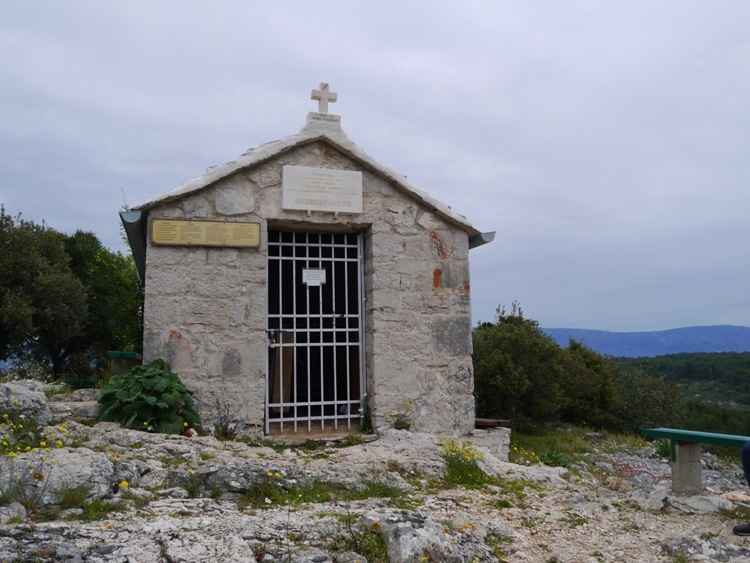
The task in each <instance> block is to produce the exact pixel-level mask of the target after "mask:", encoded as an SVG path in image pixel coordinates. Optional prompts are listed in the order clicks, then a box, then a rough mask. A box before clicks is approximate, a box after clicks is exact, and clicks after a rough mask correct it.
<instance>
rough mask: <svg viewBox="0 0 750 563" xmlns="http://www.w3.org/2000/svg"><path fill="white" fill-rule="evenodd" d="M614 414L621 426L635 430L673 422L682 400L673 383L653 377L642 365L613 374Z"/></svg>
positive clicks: (677, 422)
mask: <svg viewBox="0 0 750 563" xmlns="http://www.w3.org/2000/svg"><path fill="white" fill-rule="evenodd" d="M615 385H616V386H617V401H616V403H615V405H614V408H613V411H614V415H615V416H616V417H617V418H619V419H620V420H621V421H622V424H623V427H624V428H626V429H629V430H633V431H635V432H638V431H639V430H640V429H641V428H648V427H651V426H677V427H679V425H680V421H681V420H682V416H683V410H684V403H683V400H682V397H681V396H680V394H679V391H678V389H677V387H675V386H673V385H670V384H669V383H667V382H666V381H664V379H663V378H660V377H654V376H653V375H651V373H650V371H649V369H648V368H646V367H639V368H636V369H633V370H630V371H619V372H618V373H617V374H616V376H615Z"/></svg>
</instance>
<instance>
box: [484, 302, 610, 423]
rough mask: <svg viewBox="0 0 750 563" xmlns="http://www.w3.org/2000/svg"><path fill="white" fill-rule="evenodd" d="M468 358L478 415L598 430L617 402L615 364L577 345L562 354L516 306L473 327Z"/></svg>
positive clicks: (573, 343) (571, 346)
mask: <svg viewBox="0 0 750 563" xmlns="http://www.w3.org/2000/svg"><path fill="white" fill-rule="evenodd" d="M472 359H473V361H474V388H475V398H476V407H477V414H478V415H479V416H490V417H499V418H511V419H513V420H514V421H517V420H519V419H527V420H530V421H536V422H543V421H550V420H563V421H567V422H574V423H581V422H587V423H589V424H591V425H592V426H599V425H603V424H605V423H606V422H607V419H608V413H609V411H610V409H611V408H612V406H613V405H614V403H615V394H616V389H615V385H614V373H615V367H614V365H612V364H611V362H609V361H608V360H607V359H605V358H604V357H602V356H600V355H599V354H597V353H596V352H594V351H593V350H590V349H589V348H586V347H585V346H583V345H582V344H580V343H578V342H575V341H571V343H570V345H569V347H568V348H567V349H566V350H563V349H562V348H560V346H558V345H557V343H556V342H555V341H554V339H553V338H551V337H550V336H548V335H547V334H545V333H543V332H542V331H541V329H540V328H539V324H538V323H537V322H536V321H532V320H529V319H525V318H524V317H523V311H522V310H521V308H520V306H519V305H518V304H517V303H514V304H513V307H512V309H511V312H510V314H508V313H506V312H505V310H504V309H503V308H502V307H498V310H497V322H496V323H494V324H492V323H482V324H480V325H479V327H477V329H476V330H475V331H474V353H473V356H472Z"/></svg>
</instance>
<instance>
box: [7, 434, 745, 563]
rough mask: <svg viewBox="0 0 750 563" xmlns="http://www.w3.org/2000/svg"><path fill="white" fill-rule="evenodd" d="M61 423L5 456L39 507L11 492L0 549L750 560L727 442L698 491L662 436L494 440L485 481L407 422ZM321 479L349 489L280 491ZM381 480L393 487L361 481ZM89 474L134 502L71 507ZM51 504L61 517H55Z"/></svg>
mask: <svg viewBox="0 0 750 563" xmlns="http://www.w3.org/2000/svg"><path fill="white" fill-rule="evenodd" d="M45 436H47V440H46V442H48V443H46V446H47V447H46V448H40V449H38V450H37V451H30V452H27V453H21V454H19V455H15V456H13V457H8V456H3V457H2V458H0V492H2V493H8V492H9V491H11V490H15V489H17V488H18V486H19V485H23V488H24V490H23V494H24V495H25V498H26V499H27V500H28V499H34V500H35V501H36V506H38V507H39V508H38V509H36V510H35V509H34V508H30V509H28V510H27V509H26V508H24V507H23V506H22V505H21V504H19V503H17V502H16V503H13V502H7V501H8V500H9V499H10V497H9V496H8V495H7V494H4V495H3V498H4V499H5V500H6V503H5V506H3V507H2V508H0V522H2V525H0V561H18V562H21V561H117V562H177V561H180V562H183V561H184V562H198V561H206V562H209V561H210V562H216V561H247V562H252V561H294V562H302V561H311V562H312V561H314V562H316V563H324V562H326V561H331V562H333V561H335V562H344V561H364V560H365V557H364V555H369V556H370V560H371V561H372V560H374V556H373V553H377V552H376V551H372V545H371V543H373V542H372V541H371V540H372V538H373V537H374V536H377V537H378V538H384V539H385V545H386V546H387V557H388V559H389V560H390V561H415V562H417V561H419V562H426V561H456V562H458V561H496V560H500V561H522V562H526V561H528V562H545V561H549V562H552V561H557V562H571V563H572V562H633V561H654V562H661V561H664V562H666V561H672V562H680V561H748V562H750V539H745V538H740V537H736V536H733V535H732V533H731V528H732V526H733V525H734V524H735V523H737V522H738V521H739V520H737V519H736V518H737V517H738V516H741V512H740V510H741V509H743V508H745V504H744V503H745V501H747V500H749V499H748V498H747V497H743V496H740V495H741V493H746V492H747V489H746V486H745V485H744V484H743V482H742V478H741V472H740V471H739V469H738V468H737V467H733V466H721V465H720V464H718V463H717V462H716V461H715V460H714V459H713V458H712V457H711V456H705V458H704V461H705V463H706V470H705V471H704V480H705V489H704V492H703V494H701V495H698V496H694V497H684V496H675V495H672V494H671V491H670V488H669V466H668V463H667V462H666V461H665V460H663V459H660V458H659V457H658V456H656V455H655V452H654V450H653V449H650V448H642V449H635V450H632V449H631V450H629V449H627V447H626V446H624V445H617V444H611V443H604V442H600V441H598V440H597V439H596V436H592V439H594V440H595V443H594V444H593V445H594V452H593V453H592V454H590V455H589V457H588V458H587V459H586V460H584V461H581V462H578V463H576V464H575V465H574V466H573V467H569V468H567V469H561V468H550V467H546V466H543V465H537V466H523V465H515V464H511V463H507V462H503V461H501V460H498V459H497V458H495V457H493V456H492V455H491V454H489V453H488V452H486V451H485V452H482V453H483V455H484V458H483V459H480V460H479V461H478V463H479V464H480V466H481V467H482V469H483V470H484V471H485V472H486V473H487V474H489V475H493V476H495V477H497V478H498V479H497V481H496V482H495V484H491V485H485V486H483V487H481V488H477V489H474V488H466V487H462V486H450V487H448V486H445V484H444V483H443V476H444V469H445V463H444V457H443V455H442V453H441V448H440V444H439V442H440V440H439V438H436V437H433V436H427V435H420V434H416V433H412V432H409V431H406V430H388V431H386V432H383V433H382V434H381V435H380V436H378V437H372V439H369V438H368V440H369V441H367V442H365V443H360V444H350V445H343V444H340V443H333V442H331V443H328V444H323V445H321V446H320V447H317V448H315V449H313V448H312V446H311V445H310V444H308V448H304V447H287V448H271V447H269V446H268V445H262V444H250V443H243V442H239V441H218V440H216V439H215V438H213V437H211V436H204V437H198V436H196V437H192V438H188V437H185V436H164V435H157V434H150V433H146V432H137V431H130V430H124V429H121V428H120V427H119V426H117V425H115V424H112V423H104V424H98V425H96V426H93V427H89V426H86V425H83V424H78V423H76V422H73V421H65V422H63V421H60V420H57V421H55V424H52V423H51V422H50V424H49V425H48V426H47V427H46V428H45ZM316 484H317V485H322V484H326V485H331V486H333V485H335V488H336V490H338V491H342V490H343V491H348V492H345V493H344V494H341V493H339V494H338V496H337V500H332V501H327V502H317V501H316V500H315V498H307V497H305V498H301V497H296V498H295V497H294V495H289V494H286V495H275V494H273V493H274V491H276V490H277V489H278V490H283V491H286V492H287V493H288V492H290V491H291V492H294V493H296V491H298V490H299V491H302V490H303V489H304V488H305V487H312V486H313V485H316ZM373 484H374V485H379V486H380V489H379V488H378V487H371V488H370V491H371V493H375V492H377V491H378V490H382V491H383V494H382V496H378V495H374V494H365V495H363V494H360V493H358V491H362V490H363V489H366V488H367V486H371V485H373ZM77 485H85V490H86V494H87V495H88V500H87V502H88V506H89V507H90V506H91V504H92V503H93V502H94V501H97V502H101V503H102V504H103V505H104V506H107V505H112V504H115V506H117V507H118V510H116V511H109V512H107V511H106V510H105V511H104V513H103V517H101V519H96V520H92V521H86V520H81V519H80V518H83V517H85V515H86V514H85V510H84V509H82V508H69V509H60V508H59V506H60V503H61V502H62V497H63V496H64V494H65V491H66V490H68V491H69V490H70V489H71V488H75V487H76V486H77ZM393 486H396V487H398V489H399V490H400V491H402V492H401V493H399V494H394V492H393V488H392V487H393ZM14 487H15V489H14ZM269 487H270V488H269ZM251 491H256V492H257V491H261V496H260V500H259V501H258V499H256V500H255V502H251V501H250V500H249V499H250V496H251V495H250V494H249V493H250V492H251ZM263 491H266V493H263ZM266 494H267V496H264V495H266ZM300 494H301V493H300ZM25 504H27V505H28V504H29V503H28V502H27V503H25ZM45 507H47V509H49V507H55V510H57V511H58V512H55V513H54V514H55V519H54V520H52V521H47V522H41V521H39V516H40V515H41V514H44V510H45ZM748 516H749V517H750V515H748ZM375 543H377V542H375Z"/></svg>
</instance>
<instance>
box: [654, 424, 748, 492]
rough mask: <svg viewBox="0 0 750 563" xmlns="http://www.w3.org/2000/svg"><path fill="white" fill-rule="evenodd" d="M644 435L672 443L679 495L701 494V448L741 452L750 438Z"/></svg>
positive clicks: (665, 431)
mask: <svg viewBox="0 0 750 563" xmlns="http://www.w3.org/2000/svg"><path fill="white" fill-rule="evenodd" d="M641 435H642V436H646V437H648V438H660V439H667V440H670V445H671V450H672V455H671V461H672V490H673V491H674V492H676V493H699V492H701V491H702V490H703V482H702V481H701V446H700V445H701V444H711V445H714V446H724V447H729V448H741V447H742V446H744V445H745V444H746V443H747V441H748V440H750V436H738V435H735V434H714V433H713V432H698V431H696V430H678V429H676V428H644V429H642V430H641Z"/></svg>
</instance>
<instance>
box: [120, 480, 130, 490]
mask: <svg viewBox="0 0 750 563" xmlns="http://www.w3.org/2000/svg"><path fill="white" fill-rule="evenodd" d="M129 486H130V483H128V482H127V481H120V488H121V489H127V488H128V487H129Z"/></svg>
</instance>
